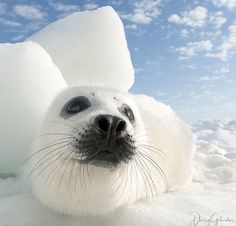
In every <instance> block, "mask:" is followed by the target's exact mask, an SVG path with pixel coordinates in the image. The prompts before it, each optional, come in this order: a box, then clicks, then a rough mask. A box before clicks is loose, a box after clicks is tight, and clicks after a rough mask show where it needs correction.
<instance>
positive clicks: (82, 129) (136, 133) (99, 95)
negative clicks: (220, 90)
mask: <svg viewBox="0 0 236 226" xmlns="http://www.w3.org/2000/svg"><path fill="white" fill-rule="evenodd" d="M193 150H194V142H193V136H192V133H191V131H190V129H189V128H188V126H187V125H185V123H183V122H182V121H181V120H180V119H179V118H178V117H177V116H176V115H175V114H174V112H173V111H172V110H171V109H170V108H169V107H168V106H166V105H164V104H161V103H158V102H156V101H155V100H154V99H152V98H149V97H145V96H137V95H132V94H128V93H122V92H117V91H114V90H110V89H105V88H98V87H70V88H67V89H66V90H64V91H63V92H61V93H60V94H59V95H58V96H57V98H56V99H55V100H54V102H53V103H52V105H51V107H50V108H49V109H48V112H47V114H46V116H45V119H44V122H43V125H42V127H41V129H40V130H39V136H38V137H37V138H36V139H35V143H34V145H33V150H32V153H31V155H30V167H29V170H30V172H29V174H30V175H31V182H32V187H33V190H34V193H35V194H36V196H37V198H38V199H39V200H40V201H41V202H42V203H43V204H44V205H45V206H47V207H50V208H52V209H54V210H55V211H58V212H60V213H64V214H69V215H102V214H106V213H108V212H111V211H113V210H114V209H116V208H118V207H120V206H123V205H128V204H131V203H133V202H135V201H137V200H140V199H143V198H148V197H153V196H157V195H158V194H159V193H162V192H165V191H170V190H175V189H178V188H181V187H184V186H186V185H187V184H188V183H189V181H190V180H191V174H192V172H191V160H192V154H193Z"/></svg>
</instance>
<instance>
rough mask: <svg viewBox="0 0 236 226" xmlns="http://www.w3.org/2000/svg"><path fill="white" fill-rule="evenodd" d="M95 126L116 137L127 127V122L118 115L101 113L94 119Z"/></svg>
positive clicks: (105, 133)
mask: <svg viewBox="0 0 236 226" xmlns="http://www.w3.org/2000/svg"><path fill="white" fill-rule="evenodd" d="M94 126H95V128H96V129H97V130H98V131H99V132H100V133H102V134H104V135H106V136H110V138H114V137H116V136H118V135H119V134H121V132H123V131H125V129H126V122H125V121H124V120H123V119H122V118H119V117H117V116H112V115H99V116H97V117H96V118H95V121H94Z"/></svg>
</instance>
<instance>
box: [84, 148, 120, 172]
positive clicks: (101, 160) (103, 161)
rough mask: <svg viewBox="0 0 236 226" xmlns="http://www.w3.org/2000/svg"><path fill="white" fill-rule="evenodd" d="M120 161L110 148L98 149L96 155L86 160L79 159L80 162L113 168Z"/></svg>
mask: <svg viewBox="0 0 236 226" xmlns="http://www.w3.org/2000/svg"><path fill="white" fill-rule="evenodd" d="M120 162H121V159H120V158H119V157H118V156H116V155H115V154H114V151H112V150H110V149H104V150H101V151H99V152H98V153H97V154H96V155H94V156H93V157H91V158H87V159H86V160H81V161H80V163H82V164H90V165H94V166H97V167H104V168H114V167H116V166H117V165H118V164H119V163H120Z"/></svg>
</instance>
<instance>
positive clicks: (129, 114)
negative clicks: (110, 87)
mask: <svg viewBox="0 0 236 226" xmlns="http://www.w3.org/2000/svg"><path fill="white" fill-rule="evenodd" d="M121 112H122V113H123V114H124V115H125V116H126V117H127V118H128V119H129V120H130V121H131V122H133V121H134V113H133V111H132V110H131V108H130V107H129V106H128V105H127V104H123V105H122V107H121Z"/></svg>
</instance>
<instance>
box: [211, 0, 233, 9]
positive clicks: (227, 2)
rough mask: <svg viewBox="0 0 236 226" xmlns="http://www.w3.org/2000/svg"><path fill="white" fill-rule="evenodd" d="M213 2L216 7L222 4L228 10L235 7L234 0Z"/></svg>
mask: <svg viewBox="0 0 236 226" xmlns="http://www.w3.org/2000/svg"><path fill="white" fill-rule="evenodd" d="M213 3H214V4H215V5H216V6H218V7H221V6H224V7H226V8H227V9H229V10H233V9H235V8H236V0H213Z"/></svg>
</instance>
